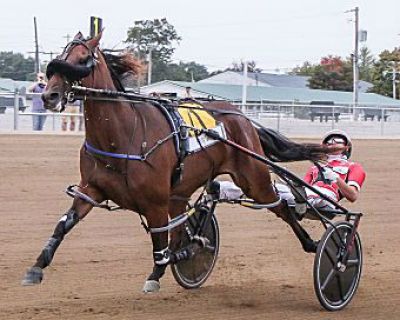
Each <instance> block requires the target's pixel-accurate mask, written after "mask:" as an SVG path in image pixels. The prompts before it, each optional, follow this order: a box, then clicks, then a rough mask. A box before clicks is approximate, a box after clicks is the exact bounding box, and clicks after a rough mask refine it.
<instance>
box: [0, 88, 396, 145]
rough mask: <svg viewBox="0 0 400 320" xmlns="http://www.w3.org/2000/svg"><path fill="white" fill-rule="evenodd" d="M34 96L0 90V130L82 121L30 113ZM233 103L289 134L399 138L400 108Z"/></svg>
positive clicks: (57, 128) (52, 128) (51, 127)
mask: <svg viewBox="0 0 400 320" xmlns="http://www.w3.org/2000/svg"><path fill="white" fill-rule="evenodd" d="M35 95H38V94H34V93H29V94H27V95H19V94H18V93H1V92H0V97H7V98H8V99H9V100H10V103H9V104H12V105H8V104H7V106H6V107H4V106H3V107H2V106H0V132H12V131H20V132H21V131H22V132H31V131H32V121H31V118H32V116H34V115H40V116H42V115H46V117H47V119H51V122H50V121H48V120H47V121H46V124H45V130H44V131H50V132H61V131H62V130H61V119H60V117H64V116H67V117H80V120H83V119H82V117H83V115H82V114H81V113H65V112H63V113H61V114H60V113H52V112H48V113H44V114H43V113H35V112H31V109H30V105H29V102H30V101H29V100H27V97H28V98H31V97H33V96H35ZM21 99H22V101H23V102H22V105H21ZM236 105H237V106H238V107H239V108H240V109H241V110H243V111H244V112H245V113H246V114H247V115H248V116H249V117H251V118H253V119H255V120H257V121H258V122H260V123H261V124H262V125H264V126H266V127H269V128H272V129H275V130H277V131H279V132H282V133H284V134H287V135H291V136H305V137H306V136H310V137H312V136H320V135H321V134H323V133H324V132H326V131H327V130H330V129H334V128H338V129H343V130H345V131H347V132H348V133H349V134H351V135H352V136H354V137H359V138H363V137H371V138H373V137H388V138H400V107H381V106H376V105H363V106H360V107H358V108H353V107H352V106H348V105H308V104H296V103H293V102H292V103H280V104H278V103H270V102H268V103H267V102H264V103H247V104H246V105H244V106H242V105H240V104H236ZM24 111H25V112H24ZM76 127H79V126H78V125H77V126H76ZM77 129H78V128H77Z"/></svg>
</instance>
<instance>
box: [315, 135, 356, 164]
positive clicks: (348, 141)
mask: <svg viewBox="0 0 400 320" xmlns="http://www.w3.org/2000/svg"><path fill="white" fill-rule="evenodd" d="M333 137H339V138H342V139H343V140H344V141H345V146H347V147H348V148H347V150H345V151H343V154H344V155H345V156H346V157H347V159H350V156H351V152H352V149H353V144H352V142H351V138H350V137H349V135H348V134H347V133H346V132H344V131H342V130H339V129H334V130H331V131H328V132H327V133H326V134H325V135H324V137H323V138H322V143H323V144H326V143H327V142H328V141H329V140H330V139H331V138H333Z"/></svg>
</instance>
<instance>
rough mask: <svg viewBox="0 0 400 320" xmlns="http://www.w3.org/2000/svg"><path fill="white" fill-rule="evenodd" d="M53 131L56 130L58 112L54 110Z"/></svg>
mask: <svg viewBox="0 0 400 320" xmlns="http://www.w3.org/2000/svg"><path fill="white" fill-rule="evenodd" d="M52 116H53V131H56V114H55V113H54V112H53V114H52Z"/></svg>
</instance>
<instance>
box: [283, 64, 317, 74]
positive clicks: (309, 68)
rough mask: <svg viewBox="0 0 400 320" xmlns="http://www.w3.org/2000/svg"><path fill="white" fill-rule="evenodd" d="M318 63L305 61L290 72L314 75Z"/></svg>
mask: <svg viewBox="0 0 400 320" xmlns="http://www.w3.org/2000/svg"><path fill="white" fill-rule="evenodd" d="M317 66H318V65H313V64H312V63H311V62H309V61H306V62H303V64H302V65H301V66H297V67H296V68H294V69H293V70H292V71H291V72H289V73H290V74H295V75H299V76H312V75H313V74H314V73H315V69H316V67H317Z"/></svg>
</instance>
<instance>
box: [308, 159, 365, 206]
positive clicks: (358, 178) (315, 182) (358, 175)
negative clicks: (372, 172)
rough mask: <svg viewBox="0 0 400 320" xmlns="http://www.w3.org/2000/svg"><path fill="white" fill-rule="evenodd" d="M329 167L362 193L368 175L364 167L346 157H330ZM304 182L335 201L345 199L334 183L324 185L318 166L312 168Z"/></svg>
mask: <svg viewBox="0 0 400 320" xmlns="http://www.w3.org/2000/svg"><path fill="white" fill-rule="evenodd" d="M326 166H327V167H329V168H331V169H332V170H333V171H334V172H336V173H337V174H338V175H339V177H340V178H341V179H343V180H344V181H345V182H346V183H347V184H348V185H349V186H354V187H355V188H356V189H357V190H358V191H360V189H361V187H362V185H363V183H364V180H365V176H366V173H365V171H364V169H363V167H362V166H361V165H360V164H359V163H356V162H351V161H348V160H347V158H346V157H345V156H342V155H337V156H332V155H331V156H329V158H328V163H327V164H326ZM304 181H305V182H307V183H309V184H311V185H312V186H314V187H317V188H318V190H320V191H321V192H323V193H324V194H326V195H327V196H329V197H330V198H332V199H333V200H336V201H339V200H340V199H342V198H343V196H342V195H341V194H340V191H339V187H338V185H337V184H336V183H335V182H333V183H332V184H329V183H324V181H323V179H322V178H321V175H320V173H319V170H318V168H317V167H316V166H312V167H311V168H310V169H309V170H308V171H307V173H306V175H305V177H304Z"/></svg>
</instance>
